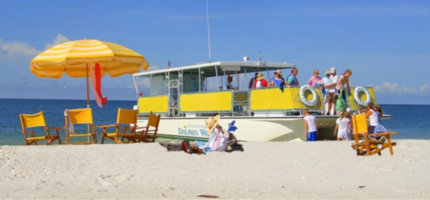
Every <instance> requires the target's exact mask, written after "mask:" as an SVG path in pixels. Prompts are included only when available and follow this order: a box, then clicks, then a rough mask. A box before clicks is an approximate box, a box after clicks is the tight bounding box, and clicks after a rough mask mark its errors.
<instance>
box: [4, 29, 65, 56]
mask: <svg viewBox="0 0 430 200" xmlns="http://www.w3.org/2000/svg"><path fill="white" fill-rule="evenodd" d="M66 41H69V39H68V38H67V37H66V36H64V35H62V34H61V33H58V34H57V36H55V38H54V39H52V41H51V42H50V43H47V44H46V45H45V47H46V48H49V47H51V46H54V45H57V44H59V43H62V42H66ZM0 50H1V52H2V53H3V54H6V56H8V57H19V56H28V57H34V56H36V55H37V54H39V53H40V52H41V51H42V50H37V49H36V48H35V47H32V46H31V45H30V44H28V43H25V42H16V41H12V42H4V41H3V40H2V39H1V38H0Z"/></svg>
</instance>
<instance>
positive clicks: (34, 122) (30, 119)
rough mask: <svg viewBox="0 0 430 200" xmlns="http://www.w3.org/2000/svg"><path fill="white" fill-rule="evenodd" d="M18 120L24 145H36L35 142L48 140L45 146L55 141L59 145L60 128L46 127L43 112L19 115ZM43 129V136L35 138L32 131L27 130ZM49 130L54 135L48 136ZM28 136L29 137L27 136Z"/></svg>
mask: <svg viewBox="0 0 430 200" xmlns="http://www.w3.org/2000/svg"><path fill="white" fill-rule="evenodd" d="M19 118H20V120H21V127H22V133H23V134H24V139H25V144H26V145H30V144H36V145H37V141H43V140H48V142H47V143H46V145H50V144H52V143H53V142H54V141H55V140H58V143H59V144H61V138H60V131H61V130H63V129H62V128H55V127H48V126H47V125H46V120H45V115H43V112H38V113H35V114H20V115H19ZM36 127H43V129H44V131H45V135H44V136H35V134H34V131H30V130H28V129H29V128H36ZM49 130H55V132H56V134H55V135H50V134H49ZM29 135H30V136H29Z"/></svg>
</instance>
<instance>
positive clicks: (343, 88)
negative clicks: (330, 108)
mask: <svg viewBox="0 0 430 200" xmlns="http://www.w3.org/2000/svg"><path fill="white" fill-rule="evenodd" d="M351 74H352V72H351V70H349V69H347V70H345V72H343V75H342V76H340V77H339V80H338V81H337V86H336V89H337V90H338V91H339V95H341V96H342V98H343V99H344V100H345V101H346V100H347V97H346V94H348V95H351V86H350V85H349V77H350V76H351Z"/></svg>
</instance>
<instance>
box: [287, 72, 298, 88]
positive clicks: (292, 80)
mask: <svg viewBox="0 0 430 200" xmlns="http://www.w3.org/2000/svg"><path fill="white" fill-rule="evenodd" d="M298 73H299V71H298V70H297V68H295V67H293V68H291V74H290V75H289V76H288V77H287V82H286V85H288V86H293V87H294V86H299V80H298V79H297V74H298Z"/></svg>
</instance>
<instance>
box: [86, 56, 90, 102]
mask: <svg viewBox="0 0 430 200" xmlns="http://www.w3.org/2000/svg"><path fill="white" fill-rule="evenodd" d="M86 72H87V76H86V78H87V108H89V107H90V86H89V81H88V63H87V70H86Z"/></svg>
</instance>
